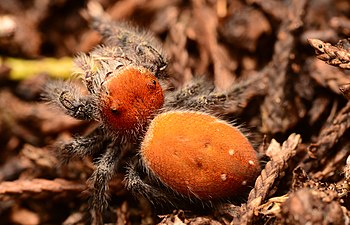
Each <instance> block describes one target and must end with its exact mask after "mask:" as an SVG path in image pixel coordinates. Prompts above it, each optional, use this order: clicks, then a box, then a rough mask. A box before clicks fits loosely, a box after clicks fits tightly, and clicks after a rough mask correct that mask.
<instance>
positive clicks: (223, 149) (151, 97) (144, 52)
mask: <svg viewBox="0 0 350 225" xmlns="http://www.w3.org/2000/svg"><path fill="white" fill-rule="evenodd" d="M88 13H89V15H90V17H91V21H92V26H93V28H95V29H96V30H97V31H98V32H100V34H101V35H102V37H103V38H104V45H101V46H99V47H97V48H95V49H94V50H93V51H92V52H90V53H89V54H81V55H79V56H78V57H77V59H76V64H77V67H78V68H79V71H78V74H80V77H82V80H83V82H84V84H85V87H86V89H87V92H86V93H83V92H82V91H80V88H79V87H78V86H77V85H76V84H74V83H73V82H69V81H52V82H49V83H48V84H47V85H46V87H45V89H44V97H45V100H46V101H48V102H50V103H52V104H54V105H56V106H58V107H59V108H60V109H61V110H63V111H64V113H66V114H68V115H70V116H72V117H74V118H76V119H80V120H95V121H98V123H99V126H98V127H97V128H96V129H95V130H94V131H92V132H91V133H90V134H89V135H87V136H83V137H77V138H75V139H74V140H73V141H72V142H70V143H66V144H64V145H63V146H61V147H60V149H59V155H60V158H61V159H62V162H64V163H68V162H69V160H70V159H71V158H73V157H80V158H82V157H85V156H93V155H94V154H95V153H97V152H101V151H102V154H101V157H100V158H99V159H98V160H97V161H95V162H94V163H95V165H96V169H95V171H94V172H93V174H92V175H91V177H90V178H89V182H90V189H91V205H92V207H93V208H94V209H95V211H96V212H99V213H100V212H102V211H103V210H105V209H106V207H107V206H108V182H109V180H110V179H111V178H112V176H113V174H114V173H115V172H116V169H117V167H118V166H119V164H120V159H121V155H122V152H123V151H124V150H125V148H127V149H128V150H130V149H131V148H136V149H138V151H137V153H136V154H134V156H133V157H132V158H131V160H130V163H129V165H128V167H127V171H126V175H125V183H126V188H127V189H128V190H131V191H132V192H133V193H135V194H136V195H143V196H145V197H147V198H148V199H150V200H151V201H154V202H169V203H171V204H174V205H177V204H180V203H182V202H183V200H186V201H187V202H190V203H191V202H192V203H195V202H206V203H209V204H210V203H212V202H214V201H215V200H217V199H224V198H226V197H230V196H231V195H234V194H235V193H236V194H237V193H238V194H239V192H240V190H242V189H244V188H245V187H246V185H247V183H249V182H251V181H252V180H253V179H254V178H255V177H256V175H257V174H258V172H259V169H260V167H259V162H258V159H257V156H256V153H255V151H254V149H253V147H252V146H251V144H250V143H249V141H248V140H247V138H246V137H245V136H244V135H243V134H242V133H241V132H240V130H239V129H238V128H237V127H235V126H233V125H231V124H229V123H228V122H225V121H223V120H221V119H218V118H217V117H215V116H213V115H211V114H210V113H208V112H205V111H207V109H208V107H209V106H210V105H224V104H225V102H226V96H225V95H223V94H219V93H215V92H213V90H214V87H213V85H212V84H210V83H208V82H206V81H204V80H202V79H199V80H196V81H194V82H193V83H191V85H189V86H186V87H184V88H182V89H179V90H175V91H171V92H168V91H165V88H164V83H163V80H164V78H165V77H166V75H167V60H166V58H165V57H164V53H163V52H162V51H161V50H160V47H158V46H160V45H159V44H158V43H157V41H155V40H154V39H153V38H152V36H150V35H149V34H147V33H145V32H142V31H138V30H137V29H134V28H132V27H130V26H128V25H125V24H120V23H113V22H112V21H110V20H108V19H106V15H105V14H104V12H103V10H102V9H101V8H100V7H99V6H98V5H91V4H90V6H89V7H88ZM193 109H195V110H193ZM130 143H132V147H130Z"/></svg>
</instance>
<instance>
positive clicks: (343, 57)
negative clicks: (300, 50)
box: [308, 39, 350, 69]
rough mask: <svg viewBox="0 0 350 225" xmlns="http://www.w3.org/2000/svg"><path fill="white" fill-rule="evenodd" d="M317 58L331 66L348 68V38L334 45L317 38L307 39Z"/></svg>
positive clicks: (349, 64) (349, 50) (349, 67)
mask: <svg viewBox="0 0 350 225" xmlns="http://www.w3.org/2000/svg"><path fill="white" fill-rule="evenodd" d="M308 41H309V43H310V45H311V46H312V47H313V48H314V49H315V53H316V55H317V58H318V59H320V60H322V61H324V62H326V63H327V64H329V65H332V66H338V67H340V68H343V69H350V42H349V41H350V39H343V40H340V41H339V42H338V43H337V44H336V45H332V44H330V43H325V42H323V41H321V40H318V39H309V40H308Z"/></svg>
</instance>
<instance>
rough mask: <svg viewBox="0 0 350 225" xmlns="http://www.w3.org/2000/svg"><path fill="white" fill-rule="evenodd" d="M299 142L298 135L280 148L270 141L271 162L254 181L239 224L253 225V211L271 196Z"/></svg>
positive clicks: (290, 138) (273, 141)
mask: <svg viewBox="0 0 350 225" xmlns="http://www.w3.org/2000/svg"><path fill="white" fill-rule="evenodd" d="M300 142H301V137H300V135H298V134H291V135H290V136H289V137H288V139H287V140H286V141H285V142H284V143H283V144H282V146H280V144H279V143H277V142H276V141H275V140H272V141H271V144H270V146H269V148H268V150H267V152H269V155H270V158H271V161H269V162H268V163H267V164H266V166H265V169H263V170H262V171H261V174H260V176H259V177H258V178H257V179H256V182H255V186H254V188H253V189H252V190H251V191H250V193H249V196H248V201H247V205H246V209H245V208H244V207H245V206H242V211H243V215H242V221H241V224H252V223H253V219H254V216H255V214H254V212H255V210H257V209H258V207H259V206H260V205H261V204H262V203H263V202H264V201H265V200H266V198H267V197H268V196H269V195H271V194H272V191H273V185H274V184H275V182H276V181H277V180H278V179H280V178H281V177H283V175H284V171H285V169H286V168H288V166H289V164H288V162H289V160H290V159H291V158H292V157H293V156H294V155H295V154H296V153H297V147H298V144H299V143H300Z"/></svg>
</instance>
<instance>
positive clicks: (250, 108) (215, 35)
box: [0, 0, 350, 225]
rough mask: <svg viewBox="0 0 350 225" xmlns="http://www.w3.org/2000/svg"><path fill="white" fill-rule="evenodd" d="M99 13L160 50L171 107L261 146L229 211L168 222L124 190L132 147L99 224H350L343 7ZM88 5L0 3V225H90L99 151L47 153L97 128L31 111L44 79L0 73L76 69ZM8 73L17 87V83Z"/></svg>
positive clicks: (36, 108)
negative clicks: (145, 35)
mask: <svg viewBox="0 0 350 225" xmlns="http://www.w3.org/2000/svg"><path fill="white" fill-rule="evenodd" d="M89 1H90V0H89ZM98 2H99V3H100V4H102V5H103V8H104V9H105V11H106V12H107V13H108V14H109V16H110V18H112V19H113V20H115V21H116V22H118V21H128V22H129V21H130V22H131V23H132V24H134V25H136V27H139V28H140V30H146V31H148V30H149V31H150V32H153V33H154V36H155V37H156V38H158V39H159V42H160V43H162V45H163V48H164V49H162V51H163V50H164V52H165V56H166V58H167V61H168V62H169V63H168V68H169V74H168V75H169V79H167V80H164V83H165V84H164V86H165V87H166V91H167V92H172V91H173V90H175V89H178V88H182V91H179V92H176V94H173V95H172V96H170V97H171V98H173V99H172V101H169V102H168V103H167V104H170V107H173V108H177V109H178V108H180V109H181V108H182V107H184V106H189V108H191V109H193V110H200V111H203V110H204V111H209V112H210V113H213V114H215V115H218V116H219V117H221V118H223V119H228V120H229V121H235V123H236V124H237V125H239V126H240V127H242V128H243V130H247V134H249V139H250V140H251V141H252V143H253V145H254V146H255V147H257V146H260V147H259V148H258V147H257V148H256V149H257V150H258V154H259V158H261V167H262V169H263V170H262V171H261V174H260V176H259V177H258V179H257V180H256V183H255V186H254V188H253V189H252V190H251V192H250V194H249V193H245V194H244V195H243V193H242V197H241V198H240V199H230V200H227V201H225V200H226V199H224V200H223V202H222V204H221V202H220V204H218V205H215V207H213V208H215V209H213V210H212V211H211V210H203V211H202V210H199V211H195V210H192V209H191V208H190V206H188V208H185V207H184V208H182V209H177V210H175V211H173V210H174V207H173V206H172V205H171V204H165V203H164V204H162V205H161V204H155V205H154V206H152V205H151V203H150V202H149V201H147V200H146V199H144V198H134V197H132V196H131V193H129V192H128V191H127V190H126V189H125V188H124V182H123V179H124V177H125V166H127V165H126V160H128V159H129V157H131V156H132V155H133V154H134V152H135V151H138V149H137V148H136V147H134V146H133V145H132V143H130V151H123V154H122V156H121V159H120V160H121V166H120V168H117V171H116V174H114V177H113V179H112V180H111V182H110V183H109V186H108V187H109V189H110V198H109V205H110V207H109V208H108V210H106V212H105V213H104V215H103V217H104V220H105V222H106V223H108V224H128V225H129V224H130V225H131V224H157V223H160V224H226V225H227V224H230V225H231V224H257V225H260V224H268V225H273V224H286V225H287V224H307V223H310V224H311V223H313V224H330V223H333V224H347V223H349V222H348V221H349V218H350V200H349V192H350V184H349V182H350V159H349V155H350V138H349V134H350V131H349V126H350V125H349V124H350V121H349V116H350V115H349V111H350V103H347V101H348V100H350V78H349V74H350V70H349V68H350V66H349V65H350V39H349V38H350V36H349V35H350V23H349V21H350V19H349V10H350V1H348V0H322V1H319V0H309V1H305V0H303V1H298V0H286V1H278V0H230V1H228V0H217V1H204V0H191V1H181V0H149V1H144V0H123V1H112V0H99V1H98ZM85 3H86V1H68V0H59V1H40V0H32V1H20V0H11V1H2V2H1V4H0V14H1V16H0V25H1V26H0V54H1V56H0V57H1V62H3V65H0V136H1V138H0V190H1V192H0V199H1V200H2V201H1V204H0V221H1V223H2V224H26V223H27V224H28V223H32V224H65V225H68V224H82V225H83V224H91V221H92V219H91V218H90V217H91V215H90V214H91V211H90V210H89V209H88V207H87V205H88V202H89V201H88V199H87V198H85V197H86V196H85V195H84V194H85V193H86V192H83V194H81V191H82V190H85V188H86V187H85V181H86V179H87V178H88V177H89V176H90V175H91V173H92V172H93V171H94V162H96V160H98V159H99V158H100V157H101V154H103V152H102V151H101V152H98V151H97V152H96V153H95V154H94V155H92V156H91V157H90V156H88V157H85V158H79V157H76V158H74V159H72V160H71V162H70V163H69V164H68V165H61V166H58V165H59V164H61V163H60V162H59V160H58V159H57V158H56V154H57V149H58V147H57V146H58V145H59V144H61V143H66V142H69V141H71V140H72V138H74V137H76V136H81V135H83V136H84V135H89V134H90V133H91V131H92V130H93V129H94V128H95V124H89V123H82V122H80V121H77V120H72V119H70V118H68V117H66V116H64V115H59V114H57V111H55V110H54V109H52V106H48V105H45V104H42V103H41V102H40V94H41V89H42V86H43V84H45V83H46V82H47V80H48V79H49V77H48V76H47V75H39V76H37V75H38V74H37V73H38V72H40V73H42V72H43V74H52V72H50V71H42V70H40V71H38V70H32V69H30V68H29V67H28V68H27V67H21V66H20V65H21V64H16V63H14V64H9V65H6V60H7V62H9V59H11V58H15V59H17V60H19V61H18V62H21V61H27V60H28V59H35V60H36V59H38V58H40V59H47V58H55V59H59V58H62V57H66V56H67V57H70V58H71V57H72V56H74V55H76V54H79V52H81V51H83V52H85V53H86V52H89V51H91V49H93V48H94V47H96V45H98V44H99V43H100V41H101V37H100V36H99V35H98V34H97V33H96V32H94V31H92V30H91V28H89V25H88V23H87V21H86V20H85V19H84V11H85V12H86V4H85ZM314 50H315V51H316V55H317V57H315V53H314ZM36 61H37V60H36ZM44 61H45V60H44ZM37 66H38V67H39V66H40V67H41V66H42V65H41V64H40V62H39V63H38V64H36V65H34V69H37V68H36V67H37ZM44 70H48V69H44ZM16 71H20V73H19V75H20V76H13V72H16ZM15 74H18V73H17V72H16V73H15ZM66 74H67V73H66ZM57 75H58V76H59V77H61V75H62V73H61V72H59V73H58V74H57ZM69 76H70V75H69ZM72 77H73V78H74V75H73V76H72ZM14 78H17V79H18V78H20V80H17V79H14ZM72 82H73V81H72ZM74 82H75V81H74ZM342 95H343V96H342ZM344 97H345V98H344ZM179 99H181V101H182V100H183V101H182V102H181V101H180V100H179ZM168 100H169V99H168ZM166 107H169V106H168V105H167V106H166ZM291 133H297V134H299V135H295V134H293V135H290V134H291ZM288 137H289V138H288ZM301 139H302V140H303V143H300V140H301ZM271 140H273V141H271ZM275 140H277V141H275ZM282 142H284V144H282V146H281V145H280V144H278V143H282ZM106 144H108V143H106ZM307 150H308V151H307ZM307 153H309V154H307ZM248 194H249V196H248V198H247V195H248ZM61 197H62V198H61ZM5 200H6V201H5ZM42 202H45V203H47V204H42ZM232 202H233V203H234V204H232ZM199 205H200V204H199ZM160 215H163V216H160ZM323 215H327V216H326V217H325V216H323Z"/></svg>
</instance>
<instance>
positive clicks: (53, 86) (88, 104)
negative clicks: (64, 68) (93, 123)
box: [42, 80, 99, 121]
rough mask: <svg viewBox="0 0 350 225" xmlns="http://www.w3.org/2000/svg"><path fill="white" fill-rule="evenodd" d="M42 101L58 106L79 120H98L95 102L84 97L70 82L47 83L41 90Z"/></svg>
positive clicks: (92, 98) (88, 97)
mask: <svg viewBox="0 0 350 225" xmlns="http://www.w3.org/2000/svg"><path fill="white" fill-rule="evenodd" d="M42 96H43V100H44V101H47V102H49V103H51V104H53V105H55V106H58V107H59V108H60V109H61V110H63V112H64V113H65V114H67V115H69V116H71V117H74V118H76V119H79V120H97V121H98V120H99V111H98V108H97V103H96V102H97V101H96V99H94V97H93V96H92V95H88V96H85V95H83V94H82V93H81V91H80V87H79V86H78V85H76V84H74V83H72V82H67V81H62V80H56V81H50V82H48V83H47V84H46V85H45V87H44V90H43V94H42Z"/></svg>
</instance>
